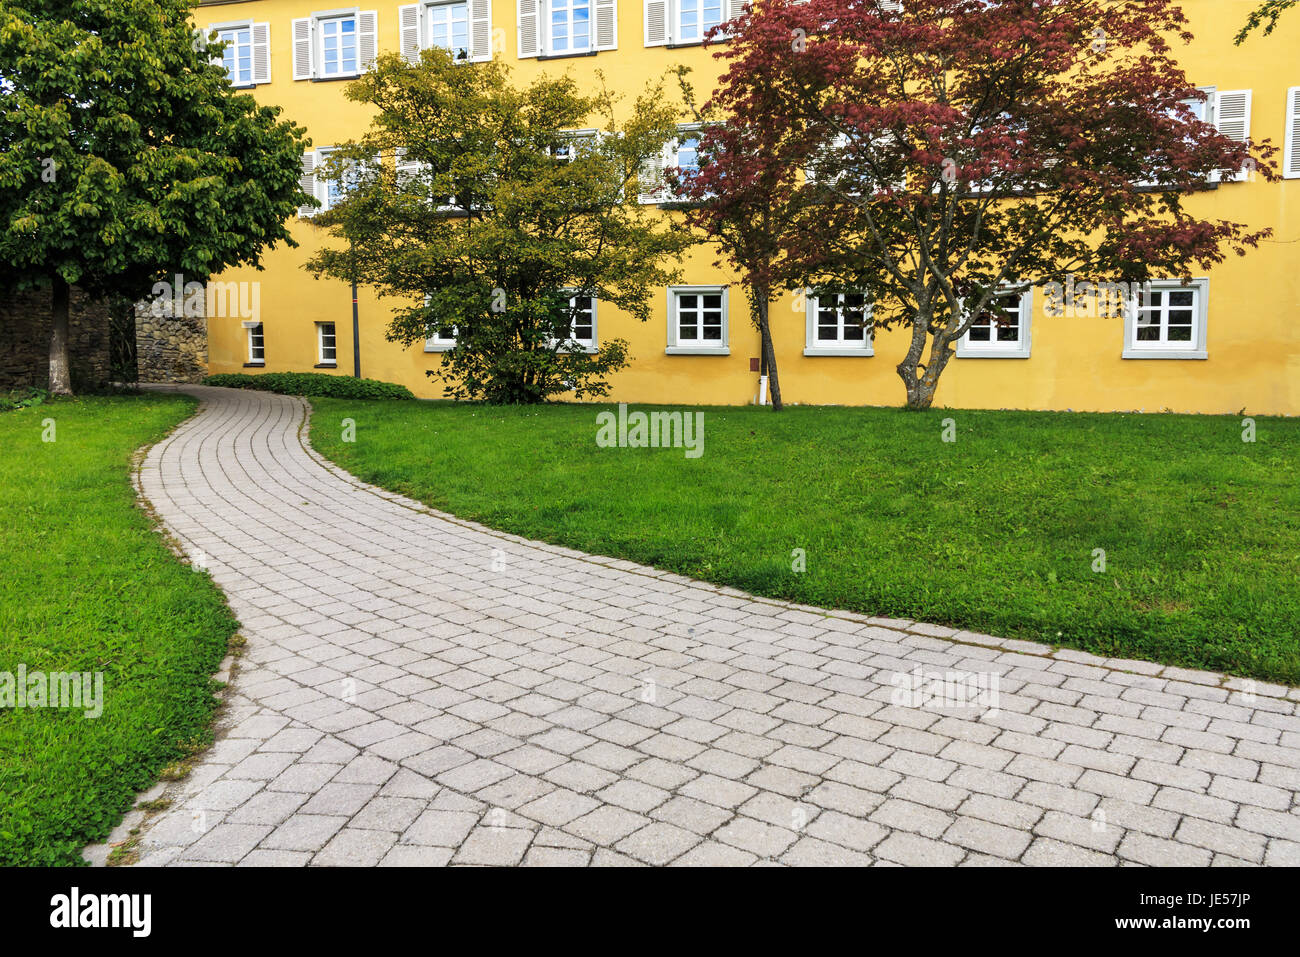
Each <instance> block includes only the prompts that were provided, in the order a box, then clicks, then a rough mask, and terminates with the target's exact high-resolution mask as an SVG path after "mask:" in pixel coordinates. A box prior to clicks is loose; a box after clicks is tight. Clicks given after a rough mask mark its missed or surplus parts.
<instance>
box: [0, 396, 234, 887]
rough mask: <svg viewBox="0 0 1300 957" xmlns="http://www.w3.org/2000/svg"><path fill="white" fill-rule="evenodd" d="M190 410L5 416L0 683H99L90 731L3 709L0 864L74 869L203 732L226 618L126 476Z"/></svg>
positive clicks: (88, 402) (150, 406) (99, 406)
mask: <svg viewBox="0 0 1300 957" xmlns="http://www.w3.org/2000/svg"><path fill="white" fill-rule="evenodd" d="M193 408H194V401H193V400H192V399H188V398H185V397H182V396H139V397H116V398H84V399H78V400H71V401H60V402H55V403H51V404H47V405H42V406H39V407H36V408H31V409H22V410H18V411H14V412H5V413H3V414H0V449H3V455H2V456H0V672H8V673H10V674H15V675H16V673H17V671H18V668H19V666H20V665H25V666H26V670H27V672H28V673H29V674H30V673H31V672H38V671H39V672H49V671H63V672H92V673H93V672H102V673H103V675H104V684H103V713H102V714H101V715H100V716H99V717H97V718H87V717H85V713H84V711H72V710H54V709H50V708H44V709H40V708H8V707H6V708H0V864H4V865H12V864H70V863H78V862H79V861H80V854H81V849H82V847H83V846H84V845H85V844H86V843H88V842H91V841H97V840H102V839H103V838H104V837H106V836H107V835H108V832H109V830H110V829H111V828H112V827H113V826H114V825H116V824H117V822H118V821H119V820H121V817H122V814H123V812H124V811H126V810H127V809H128V808H130V806H131V804H132V801H133V798H134V795H135V794H136V792H137V791H139V790H142V789H144V788H147V787H149V786H150V785H152V784H153V783H154V781H156V780H157V778H158V772H159V770H160V769H161V768H162V767H163V766H164V765H166V764H167V763H168V762H170V761H173V760H175V759H176V758H177V757H178V756H180V755H181V754H182V753H184V752H185V751H186V750H187V749H188V748H190V747H192V746H193V745H194V744H195V743H196V742H201V741H202V740H203V739H204V738H205V735H206V734H207V726H208V723H209V720H210V718H211V715H212V711H213V707H214V701H213V698H212V691H213V689H214V682H213V681H212V679H211V677H210V676H211V674H212V672H214V671H215V670H216V669H217V667H218V665H219V664H220V662H221V659H222V658H223V656H224V655H225V651H226V647H227V643H228V641H229V638H230V636H231V634H232V633H233V632H234V629H235V621H234V619H233V617H232V616H231V614H230V612H229V610H228V609H227V607H226V604H225V599H224V598H223V597H222V596H221V593H220V592H219V591H218V590H217V588H216V587H215V586H214V585H213V584H212V582H211V580H210V579H209V578H208V577H207V575H205V574H202V573H199V572H196V571H194V570H192V569H190V568H189V567H188V566H187V565H184V564H182V563H181V562H179V561H178V560H177V559H176V558H174V557H173V556H172V554H171V553H170V552H169V551H168V549H167V548H166V546H165V544H164V542H163V539H162V538H161V537H160V536H159V535H158V534H157V533H156V532H154V531H152V530H151V525H150V521H149V519H148V517H147V516H146V515H145V514H144V512H143V511H141V510H140V509H138V508H137V507H136V505H135V492H134V488H133V486H132V478H131V471H130V462H131V455H132V452H133V451H134V450H135V449H136V448H138V447H139V446H141V445H144V444H146V443H149V442H154V441H157V440H158V439H160V438H161V437H162V436H163V435H164V434H166V433H167V431H168V430H169V429H170V428H172V427H173V426H174V425H176V424H177V423H178V422H180V421H181V420H183V419H184V418H185V417H186V416H188V415H189V414H190V413H191V412H192V411H193ZM47 419H53V420H54V423H55V430H56V431H55V441H53V442H43V441H42V433H43V431H44V422H45V420H47Z"/></svg>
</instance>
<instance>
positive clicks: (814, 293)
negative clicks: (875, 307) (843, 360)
mask: <svg viewBox="0 0 1300 957" xmlns="http://www.w3.org/2000/svg"><path fill="white" fill-rule="evenodd" d="M843 295H863V294H861V293H855V291H854V290H851V289H850V290H847V291H845V292H820V291H818V290H816V289H805V290H804V304H803V308H804V313H805V318H806V325H807V329H806V338H805V340H804V350H803V354H804V355H806V356H873V355H875V354H876V353H875V342H874V341H873V336H872V329H871V323H870V321H869V320H870V319H871V302H870V300H868V299H867V298H866V296H865V295H863V301H862V314H863V317H864V318H866V319H867V320H868V323H867V325H866V326H865V327H864V328H863V330H862V338H861V339H845V338H844V306H843V305H841V304H840V303H839V302H838V300H839V297H840V296H843ZM823 296H835V297H836V300H837V302H836V305H835V307H834V308H835V312H836V314H837V320H838V321H837V324H836V325H837V330H838V334H837V338H836V339H835V340H834V341H833V342H830V343H828V340H826V339H818V338H817V328H818V322H817V319H818V312H819V310H820V308H821V299H822V297H823Z"/></svg>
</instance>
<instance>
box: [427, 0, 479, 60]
mask: <svg viewBox="0 0 1300 957" xmlns="http://www.w3.org/2000/svg"><path fill="white" fill-rule="evenodd" d="M451 7H464V9H465V46H464V47H463V48H460V49H463V50H464V51H465V56H464V57H463V58H462V57H459V56H457V53H458V52H459V51H458V49H453V48H452V47H449V46H445V47H442V48H443V49H444V50H446V51H447V52H449V53H450V54H451V55H452V56H453V57H456V59H465V60H472V59H473V58H474V17H473V13H472V11H471V9H470V0H442V2H440V3H426V4H424V6H423V7H421V9H420V19H421V20H422V21H423V22H422V23H421V25H420V26H421V29H422V31H423V32H422V34H421V36H422V39H423V41H424V42H423V44H422V48H423V47H433V46H441V44H435V43H434V42H433V14H434V11H435V10H441V9H448V18H449V19H448V25H449V27H450V23H451V21H450V9H449V8H451ZM448 32H449V33H450V29H449V31H448Z"/></svg>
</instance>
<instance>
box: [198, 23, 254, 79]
mask: <svg viewBox="0 0 1300 957" xmlns="http://www.w3.org/2000/svg"><path fill="white" fill-rule="evenodd" d="M213 33H215V34H216V35H217V40H219V41H220V42H221V43H224V44H225V45H226V46H225V50H224V51H223V52H222V54H221V56H219V57H218V56H214V57H213V58H212V62H213V63H216V64H217V65H219V66H220V67H222V68H223V69H224V70H225V71H226V76H227V77H229V78H230V82H231V85H233V86H237V87H252V86H257V85H258V84H260V83H270V82H271V27H270V25H269V24H266V23H253V22H252V21H251V20H250V21H246V22H243V23H217V24H213V25H212V26H210V27H208V30H207V33H205V34H204V37H205V38H206V37H208V36H210V35H211V34H213Z"/></svg>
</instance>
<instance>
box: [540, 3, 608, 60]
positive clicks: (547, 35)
mask: <svg viewBox="0 0 1300 957" xmlns="http://www.w3.org/2000/svg"><path fill="white" fill-rule="evenodd" d="M556 2H557V0H545V2H543V3H542V4H541V7H542V9H543V10H544V11H545V14H546V16H545V19H543V20H542V24H543V28H542V31H541V33H542V36H543V38H544V39H543V40H542V49H543V50H544V51H545V54H544V55H545V56H579V55H581V54H584V53H590V52H591V51H592V50H594V49H595V48H596V36H595V34H596V16H595V14H596V0H562V2H563V3H564V5H565V10H566V11H567V13H568V17H567V20H566V23H565V27H566V32H567V34H568V36H567V37H566V42H568V43H569V44H570V46H569V48H568V49H567V50H557V49H556V48H555V37H554V36H553V34H552V26H553V24H554V20H555V13H556V11H555V10H554V4H555V3H556ZM575 3H578V4H585V5H586V8H587V43H586V46H582V47H578V46H574V45H573V26H574V17H573V13H574V4H575Z"/></svg>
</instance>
